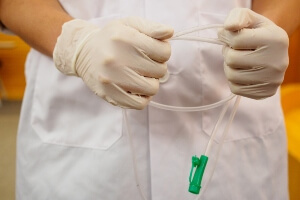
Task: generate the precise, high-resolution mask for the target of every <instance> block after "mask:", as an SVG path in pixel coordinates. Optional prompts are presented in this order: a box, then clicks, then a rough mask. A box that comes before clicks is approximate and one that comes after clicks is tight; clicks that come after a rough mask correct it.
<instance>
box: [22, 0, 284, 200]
mask: <svg viewBox="0 0 300 200" xmlns="http://www.w3.org/2000/svg"><path fill="white" fill-rule="evenodd" d="M60 2H61V3H62V5H63V7H64V8H65V9H66V11H67V12H69V13H70V14H71V15H72V16H74V17H75V18H81V19H86V20H90V21H91V22H92V23H95V24H98V25H99V26H102V25H103V24H105V23H107V22H108V21H109V20H111V19H113V18H118V17H123V16H127V15H136V16H141V17H145V18H147V19H150V20H154V21H158V22H161V23H165V24H169V25H171V26H172V27H174V29H175V31H180V30H184V29H186V28H191V27H194V26H200V25H205V24H216V23H223V22H224V20H225V18H226V16H227V14H228V13H229V11H230V10H231V9H232V8H234V7H237V6H242V7H250V6H251V1H249V0H248V1H243V0H240V1H239V0H202V1H199V0H190V1H185V0H164V1H160V0H151V1H150V0H144V1H142V0H128V1H122V0H115V1H112V0H89V1H85V0H61V1H60ZM199 35H203V36H209V37H216V30H207V31H205V32H203V33H199ZM171 45H172V56H171V58H170V61H169V62H168V69H169V71H170V78H169V80H168V81H167V82H166V83H163V84H161V86H160V90H159V92H158V94H157V95H156V96H155V97H154V99H153V100H154V101H156V102H161V103H164V104H170V105H176V106H198V105H206V104H210V103H213V102H216V101H218V100H221V99H223V98H225V97H227V96H228V95H229V94H230V91H229V89H228V85H227V80H226V78H225V76H224V72H223V68H222V63H223V60H222V55H221V47H220V46H217V45H212V44H206V43H198V42H191V41H190V42H186V41H174V42H172V44H171ZM26 80H27V88H26V93H25V96H24V101H23V106H22V113H21V118H20V126H19V132H18V142H17V147H18V149H17V182H16V186H17V199H19V200H44V199H51V200H67V199H70V200H71V199H72V200H88V199H89V200H90V199H93V200H94V199H95V200H98V199H99V200H119V199H122V200H123V199H125V200H127V199H130V200H139V199H141V197H140V195H139V193H138V190H137V187H136V183H135V176H134V169H133V162H132V151H131V150H130V145H129V138H128V134H127V131H126V126H125V122H124V119H123V116H122V109H121V108H118V107H114V106H112V105H110V104H108V103H107V102H105V101H104V100H102V99H100V98H99V97H98V96H96V95H94V94H93V93H92V92H91V91H90V90H89V89H88V88H87V87H86V86H85V84H84V83H83V81H82V80H81V79H80V78H78V77H72V76H65V75H63V74H61V73H60V72H59V71H58V70H57V69H56V68H55V66H54V64H53V62H52V59H51V58H49V57H47V56H44V55H42V54H41V53H39V52H37V51H35V50H31V52H30V53H29V56H28V59H27V62H26ZM219 113H220V109H219V108H218V109H213V110H210V111H205V112H195V113H184V112H172V111H163V110H160V109H157V108H153V107H147V108H145V109H144V110H143V111H134V110H130V111H128V115H129V125H130V128H131V132H132V134H133V141H132V142H133V145H134V149H135V153H134V154H135V156H136V160H137V173H138V176H139V181H140V185H141V189H142V191H143V192H144V193H145V195H146V197H147V199H149V200H150V199H152V200H183V199H184V200H189V199H195V195H193V194H190V193H188V191H187V189H188V184H189V182H188V177H189V172H190V167H191V157H192V155H198V156H199V155H200V154H201V153H204V150H205V147H206V144H207V142H208V139H209V135H210V132H211V130H212V128H213V126H214V123H215V121H216V120H217V118H218V115H219ZM225 118H228V114H227V115H226V117H225ZM224 123H225V122H224ZM224 123H223V124H224ZM222 128H224V126H222ZM219 142H220V136H218V137H217V138H216V140H215V143H214V145H213V149H212V152H211V155H209V162H208V165H207V170H206V172H205V175H204V179H203V184H202V185H205V183H206V182H207V179H208V176H209V174H210V173H211V172H212V166H213V163H214V161H215V157H216V150H217V147H218V144H219ZM286 160H287V158H286V139H285V131H284V125H283V115H282V111H281V108H280V98H279V94H276V95H275V96H273V97H271V98H268V99H265V100H260V101H255V100H251V99H247V98H242V100H241V103H240V107H239V109H238V112H237V114H236V117H235V119H234V122H233V125H232V126H231V131H230V133H229V135H228V137H227V138H226V141H225V143H224V145H223V147H222V150H221V152H220V157H219V160H218V162H217V165H216V169H215V172H214V175H213V178H212V180H211V182H210V183H209V185H208V188H207V190H206V191H205V193H204V196H203V197H204V199H206V200H220V199H222V200H229V199H230V200H244V199H249V200H253V199H255V200H286V199H288V194H287V167H286V165H287V162H286Z"/></svg>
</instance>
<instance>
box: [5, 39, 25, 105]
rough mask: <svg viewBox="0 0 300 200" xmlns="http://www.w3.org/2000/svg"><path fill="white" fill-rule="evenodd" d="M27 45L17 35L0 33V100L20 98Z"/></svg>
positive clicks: (22, 88)
mask: <svg viewBox="0 0 300 200" xmlns="http://www.w3.org/2000/svg"><path fill="white" fill-rule="evenodd" d="M28 52H29V46H28V45H27V44H26V43H25V42H24V41H23V40H21V39H20V38H19V37H17V36H13V35H5V34H2V33H0V100H1V99H6V100H21V99H22V97H23V94H24V90H25V85H26V83H25V76H24V65H25V60H26V55H27V53H28Z"/></svg>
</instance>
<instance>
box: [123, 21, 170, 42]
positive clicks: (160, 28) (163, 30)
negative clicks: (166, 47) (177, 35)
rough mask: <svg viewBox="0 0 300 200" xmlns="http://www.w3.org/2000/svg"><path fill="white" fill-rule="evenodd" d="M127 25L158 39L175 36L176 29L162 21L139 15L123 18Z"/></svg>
mask: <svg viewBox="0 0 300 200" xmlns="http://www.w3.org/2000/svg"><path fill="white" fill-rule="evenodd" d="M121 21H122V22H123V23H124V24H125V25H127V26H130V27H132V28H134V29H136V30H138V31H139V32H141V33H144V34H145V35H147V36H149V37H152V38H155V39H158V40H165V39H169V38H171V37H172V36H173V33H174V30H173V28H172V27H170V26H167V25H163V24H160V23H156V22H152V21H149V20H146V19H142V18H138V17H128V18H125V19H122V20H121Z"/></svg>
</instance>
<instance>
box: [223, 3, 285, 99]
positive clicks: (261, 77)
mask: <svg viewBox="0 0 300 200" xmlns="http://www.w3.org/2000/svg"><path fill="white" fill-rule="evenodd" d="M224 26H225V27H224V29H220V30H219V32H218V38H219V39H220V40H221V41H223V42H225V43H226V44H227V45H228V46H225V47H224V48H223V56H224V70H225V74H226V77H227V79H228V80H229V87H230V89H231V91H232V92H233V93H235V94H238V95H241V96H245V97H249V98H253V99H263V98H266V97H270V96H272V95H274V94H275V93H276V91H277V88H278V87H279V86H280V84H281V83H282V81H283V78H284V74H285V70H286V68H287V66H288V63H289V58H288V43H289V39H288V36H287V34H286V32H285V31H284V30H283V29H282V28H280V27H278V26H277V25H275V24H274V23H273V22H272V21H270V20H269V19H267V18H266V17H264V16H262V15H259V14H257V13H255V12H253V11H252V10H249V9H246V8H235V9H233V10H232V11H231V12H230V14H229V16H228V17H227V19H226V21H225V24H224Z"/></svg>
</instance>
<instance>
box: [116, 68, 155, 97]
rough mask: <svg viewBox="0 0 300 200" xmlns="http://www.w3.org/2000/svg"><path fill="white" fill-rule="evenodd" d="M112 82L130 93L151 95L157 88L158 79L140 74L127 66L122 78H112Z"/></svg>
mask: <svg viewBox="0 0 300 200" xmlns="http://www.w3.org/2000/svg"><path fill="white" fill-rule="evenodd" d="M114 83H115V84H116V85H118V86H119V87H120V88H122V89H123V90H124V91H126V92H128V93H130V94H137V95H141V96H153V95H155V94H156V93H157V91H158V89H159V80H158V79H155V78H149V77H144V76H141V75H139V74H137V73H136V72H135V71H133V70H132V69H130V68H127V67H126V68H124V75H123V77H122V79H118V80H114Z"/></svg>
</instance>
